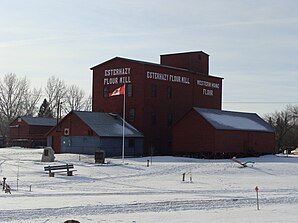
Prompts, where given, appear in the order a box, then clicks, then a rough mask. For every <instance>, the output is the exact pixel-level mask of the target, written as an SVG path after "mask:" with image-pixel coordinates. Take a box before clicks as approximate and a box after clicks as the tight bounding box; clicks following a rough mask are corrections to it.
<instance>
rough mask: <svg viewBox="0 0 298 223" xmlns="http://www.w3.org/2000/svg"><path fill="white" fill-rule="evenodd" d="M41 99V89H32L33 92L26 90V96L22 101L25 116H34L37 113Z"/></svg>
mask: <svg viewBox="0 0 298 223" xmlns="http://www.w3.org/2000/svg"><path fill="white" fill-rule="evenodd" d="M40 98H41V88H40V89H36V88H34V89H33V91H31V90H28V92H27V96H26V97H25V100H24V113H25V115H30V116H34V115H36V114H37V112H38V107H37V104H38V102H39V101H40Z"/></svg>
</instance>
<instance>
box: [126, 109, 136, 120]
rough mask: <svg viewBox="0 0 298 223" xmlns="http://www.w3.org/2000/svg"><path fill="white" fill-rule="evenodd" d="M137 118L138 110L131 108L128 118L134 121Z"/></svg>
mask: <svg viewBox="0 0 298 223" xmlns="http://www.w3.org/2000/svg"><path fill="white" fill-rule="evenodd" d="M135 118H136V110H135V109H134V108H131V109H129V113H128V120H129V121H130V122H133V121H134V120H135Z"/></svg>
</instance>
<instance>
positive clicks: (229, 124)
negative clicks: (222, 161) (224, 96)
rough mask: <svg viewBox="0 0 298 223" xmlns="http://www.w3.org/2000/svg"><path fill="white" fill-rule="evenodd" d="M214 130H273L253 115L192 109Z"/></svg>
mask: <svg viewBox="0 0 298 223" xmlns="http://www.w3.org/2000/svg"><path fill="white" fill-rule="evenodd" d="M194 110H195V111H196V112H197V113H199V114H200V115H201V116H203V118H205V120H207V121H208V122H209V123H210V124H211V125H212V126H213V127H214V128H216V129H224V130H242V131H260V132H274V130H273V128H272V127H271V126H270V125H269V124H268V123H267V122H265V121H264V120H263V119H262V118H260V117H259V116H258V115H257V114H255V113H244V112H233V111H223V110H216V109H206V108H194Z"/></svg>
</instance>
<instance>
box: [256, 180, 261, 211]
mask: <svg viewBox="0 0 298 223" xmlns="http://www.w3.org/2000/svg"><path fill="white" fill-rule="evenodd" d="M255 191H256V193H257V210H260V206H259V187H258V186H256V187H255Z"/></svg>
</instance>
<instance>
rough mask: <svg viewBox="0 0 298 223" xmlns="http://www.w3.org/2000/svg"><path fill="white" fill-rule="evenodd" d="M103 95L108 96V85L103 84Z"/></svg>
mask: <svg viewBox="0 0 298 223" xmlns="http://www.w3.org/2000/svg"><path fill="white" fill-rule="evenodd" d="M103 97H105V98H107V97H109V86H104V88H103Z"/></svg>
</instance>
